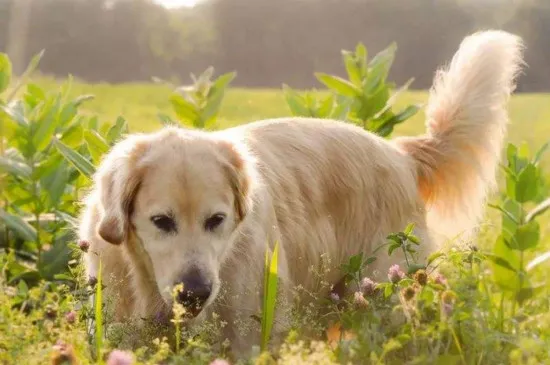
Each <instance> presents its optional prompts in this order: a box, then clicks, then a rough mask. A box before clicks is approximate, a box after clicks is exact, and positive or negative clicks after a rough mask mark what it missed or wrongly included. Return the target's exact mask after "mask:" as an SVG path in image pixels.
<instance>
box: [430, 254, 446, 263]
mask: <svg viewBox="0 0 550 365" xmlns="http://www.w3.org/2000/svg"><path fill="white" fill-rule="evenodd" d="M443 256H445V254H444V253H443V252H434V253H432V254H431V255H430V256H428V265H431V264H432V262H434V261H435V260H437V259H438V258H440V257H443Z"/></svg>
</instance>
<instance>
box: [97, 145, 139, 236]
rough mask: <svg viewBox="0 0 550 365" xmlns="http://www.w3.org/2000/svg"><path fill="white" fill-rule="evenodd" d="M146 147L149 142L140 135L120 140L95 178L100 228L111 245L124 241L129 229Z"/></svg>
mask: <svg viewBox="0 0 550 365" xmlns="http://www.w3.org/2000/svg"><path fill="white" fill-rule="evenodd" d="M147 147H148V144H147V143H146V141H145V140H143V139H139V138H131V137H130V138H128V139H126V140H123V141H122V142H119V144H117V145H116V146H115V147H114V148H113V149H112V150H111V152H110V153H109V154H108V155H107V156H106V157H105V159H104V160H103V162H102V163H101V166H100V167H99V169H98V171H97V173H96V176H95V178H94V180H95V183H96V185H97V188H98V191H99V198H100V203H101V206H102V207H103V215H102V217H101V220H100V222H99V226H98V229H97V231H98V234H99V236H101V238H103V239H104V240H105V241H107V242H109V243H111V244H114V245H119V244H121V243H122V242H124V241H125V239H126V237H127V234H128V230H129V229H130V215H131V214H132V209H133V202H134V198H135V196H136V194H137V192H138V189H139V185H140V183H141V177H142V176H143V172H144V170H143V168H141V167H140V166H139V165H138V162H139V159H140V157H141V156H142V155H143V154H144V152H145V150H146V148H147Z"/></svg>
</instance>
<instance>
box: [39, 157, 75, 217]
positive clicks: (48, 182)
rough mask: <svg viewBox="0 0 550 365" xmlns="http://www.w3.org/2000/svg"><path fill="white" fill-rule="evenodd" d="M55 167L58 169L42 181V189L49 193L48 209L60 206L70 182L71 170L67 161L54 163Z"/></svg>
mask: <svg viewBox="0 0 550 365" xmlns="http://www.w3.org/2000/svg"><path fill="white" fill-rule="evenodd" d="M59 158H61V157H59ZM56 160H57V159H56ZM55 162H57V161H55ZM53 165H54V166H55V167H56V168H55V170H53V171H52V173H51V174H49V175H47V176H44V178H43V179H42V180H41V185H42V188H43V189H44V190H45V191H46V192H47V193H48V199H47V208H48V209H51V208H53V207H56V206H57V205H59V203H60V200H61V197H62V196H63V193H64V192H65V189H66V188H67V184H68V180H69V170H68V169H67V166H66V165H65V161H63V160H61V161H59V163H54V164H53Z"/></svg>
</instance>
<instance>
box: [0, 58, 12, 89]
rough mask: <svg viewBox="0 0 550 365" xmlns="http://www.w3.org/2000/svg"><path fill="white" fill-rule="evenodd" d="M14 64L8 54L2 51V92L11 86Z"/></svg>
mask: <svg viewBox="0 0 550 365" xmlns="http://www.w3.org/2000/svg"><path fill="white" fill-rule="evenodd" d="M11 73H12V66H11V61H10V58H9V57H8V55H7V54H5V53H2V52H0V94H1V93H3V92H4V91H6V89H7V88H8V87H9V86H10V81H11Z"/></svg>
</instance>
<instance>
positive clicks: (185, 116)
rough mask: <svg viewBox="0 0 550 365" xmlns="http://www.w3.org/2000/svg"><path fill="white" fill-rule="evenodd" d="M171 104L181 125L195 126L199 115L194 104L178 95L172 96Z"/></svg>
mask: <svg viewBox="0 0 550 365" xmlns="http://www.w3.org/2000/svg"><path fill="white" fill-rule="evenodd" d="M170 103H171V104H172V108H173V109H174V112H175V113H176V115H177V117H178V119H179V120H180V122H181V123H183V124H184V125H186V126H189V127H194V126H195V124H196V121H197V120H198V119H199V114H198V112H197V110H196V108H195V106H194V105H193V104H191V103H190V102H189V101H187V100H185V98H184V97H183V96H181V95H180V94H177V93H173V94H172V95H171V96H170Z"/></svg>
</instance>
